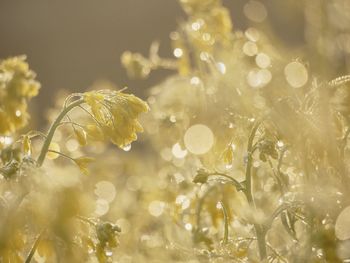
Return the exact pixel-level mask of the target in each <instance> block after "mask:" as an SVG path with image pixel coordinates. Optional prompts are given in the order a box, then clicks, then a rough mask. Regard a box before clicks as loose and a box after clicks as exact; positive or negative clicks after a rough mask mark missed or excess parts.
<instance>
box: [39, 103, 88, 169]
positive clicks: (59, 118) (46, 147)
mask: <svg viewBox="0 0 350 263" xmlns="http://www.w3.org/2000/svg"><path fill="white" fill-rule="evenodd" d="M82 103H84V99H78V100H76V101H74V102H72V103H71V104H69V105H68V106H66V107H64V108H63V110H62V111H61V113H60V114H59V115H58V116H57V118H56V120H55V121H54V122H53V123H52V125H51V127H50V129H49V131H48V133H47V136H46V139H45V141H44V144H43V146H42V147H41V151H40V155H39V157H38V159H37V166H38V167H40V166H42V165H43V163H44V160H45V156H46V154H47V152H48V150H49V146H50V143H51V141H52V138H53V136H54V134H55V131H56V129H57V127H58V126H59V125H60V123H61V121H62V119H63V118H64V116H66V114H67V113H68V112H70V111H71V110H72V109H73V108H75V107H77V106H79V105H81V104H82Z"/></svg>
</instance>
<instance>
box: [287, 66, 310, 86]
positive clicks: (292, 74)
mask: <svg viewBox="0 0 350 263" xmlns="http://www.w3.org/2000/svg"><path fill="white" fill-rule="evenodd" d="M284 75H285V77H286V79H287V82H288V84H289V85H291V86H292V87H293V88H300V87H302V86H304V85H305V84H306V82H307V81H308V72H307V69H306V67H305V66H304V65H303V64H301V63H300V62H297V61H293V62H291V63H289V64H288V65H287V66H286V67H285V68H284Z"/></svg>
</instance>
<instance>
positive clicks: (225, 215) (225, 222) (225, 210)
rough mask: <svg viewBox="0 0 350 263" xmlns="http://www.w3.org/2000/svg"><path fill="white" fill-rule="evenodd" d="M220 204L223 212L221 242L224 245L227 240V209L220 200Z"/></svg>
mask: <svg viewBox="0 0 350 263" xmlns="http://www.w3.org/2000/svg"><path fill="white" fill-rule="evenodd" d="M220 205H221V209H222V212H223V214H224V224H225V225H224V227H225V228H224V240H223V243H224V244H225V245H226V244H227V242H228V214H227V209H226V207H225V205H224V203H223V202H221V201H220Z"/></svg>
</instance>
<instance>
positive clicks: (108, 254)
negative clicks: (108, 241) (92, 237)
mask: <svg viewBox="0 0 350 263" xmlns="http://www.w3.org/2000/svg"><path fill="white" fill-rule="evenodd" d="M105 255H106V256H107V257H111V256H113V252H112V250H109V249H106V250H105Z"/></svg>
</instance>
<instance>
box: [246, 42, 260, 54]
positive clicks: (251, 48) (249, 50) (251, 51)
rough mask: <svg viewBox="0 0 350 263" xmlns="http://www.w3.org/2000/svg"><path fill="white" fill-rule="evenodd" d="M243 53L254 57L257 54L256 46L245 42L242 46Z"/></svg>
mask: <svg viewBox="0 0 350 263" xmlns="http://www.w3.org/2000/svg"><path fill="white" fill-rule="evenodd" d="M243 53H244V54H246V55H247V56H249V57H252V56H255V55H256V54H257V53H258V46H257V45H256V44H255V43H254V42H252V41H247V42H246V43H245V44H244V45H243Z"/></svg>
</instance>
